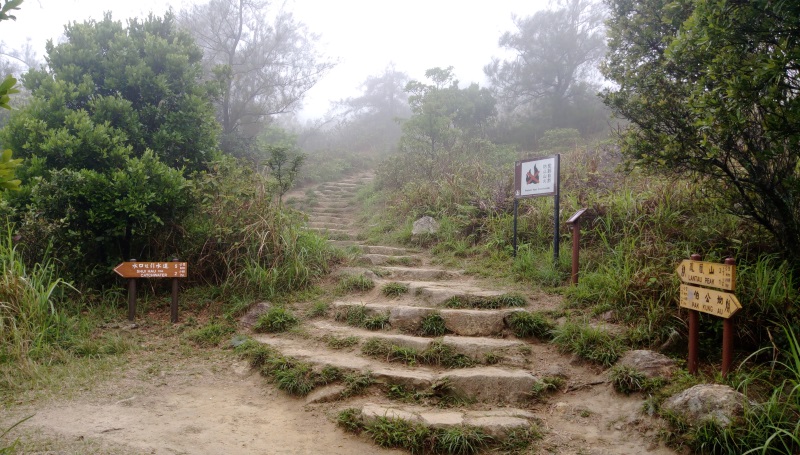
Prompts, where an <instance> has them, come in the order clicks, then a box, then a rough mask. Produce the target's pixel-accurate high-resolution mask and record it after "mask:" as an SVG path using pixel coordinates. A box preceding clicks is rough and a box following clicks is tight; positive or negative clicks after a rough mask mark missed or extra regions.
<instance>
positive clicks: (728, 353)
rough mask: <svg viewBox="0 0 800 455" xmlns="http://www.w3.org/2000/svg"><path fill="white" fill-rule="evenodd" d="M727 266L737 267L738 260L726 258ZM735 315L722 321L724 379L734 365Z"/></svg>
mask: <svg viewBox="0 0 800 455" xmlns="http://www.w3.org/2000/svg"><path fill="white" fill-rule="evenodd" d="M725 265H736V259H734V258H726V259H725ZM733 332H734V324H733V315H732V316H731V317H729V318H727V319H725V320H723V321H722V377H723V378H726V377H728V373H729V372H730V371H731V363H733Z"/></svg>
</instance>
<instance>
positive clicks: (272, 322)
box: [253, 306, 300, 333]
mask: <svg viewBox="0 0 800 455" xmlns="http://www.w3.org/2000/svg"><path fill="white" fill-rule="evenodd" d="M299 322H300V321H299V320H298V319H297V317H296V316H295V315H294V314H292V312H291V311H289V310H287V309H286V308H284V307H277V306H276V307H272V308H270V309H269V310H268V311H267V312H266V313H264V314H262V315H261V316H259V317H258V320H257V321H256V323H255V324H254V325H253V330H254V331H256V332H258V333H264V332H269V333H276V332H285V331H286V330H288V329H290V328H292V327H294V326H295V325H297V324H298V323H299Z"/></svg>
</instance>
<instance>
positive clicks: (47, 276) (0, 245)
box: [0, 225, 74, 364]
mask: <svg viewBox="0 0 800 455" xmlns="http://www.w3.org/2000/svg"><path fill="white" fill-rule="evenodd" d="M0 267H2V277H0V341H1V342H2V343H0V363H6V362H11V363H20V364H21V363H24V362H26V361H27V360H28V359H39V358H43V357H45V356H46V355H47V354H48V352H49V350H50V348H51V347H52V346H53V345H54V344H56V343H58V342H60V341H64V340H65V338H67V337H68V335H69V327H68V319H67V318H66V316H65V315H63V314H60V313H59V311H58V309H57V302H58V300H59V299H60V297H61V292H62V291H63V289H64V288H72V286H71V285H70V284H69V283H66V282H64V281H63V280H62V279H61V278H59V277H58V276H57V272H56V269H55V267H54V265H53V264H52V263H51V262H50V261H45V262H42V263H39V264H35V265H34V266H33V267H32V268H29V267H27V266H26V265H25V263H24V262H23V261H22V257H21V256H20V255H19V254H18V253H17V250H16V247H15V245H14V241H13V238H12V226H10V225H9V226H7V230H6V232H5V233H4V235H2V238H0ZM73 289H74V288H73Z"/></svg>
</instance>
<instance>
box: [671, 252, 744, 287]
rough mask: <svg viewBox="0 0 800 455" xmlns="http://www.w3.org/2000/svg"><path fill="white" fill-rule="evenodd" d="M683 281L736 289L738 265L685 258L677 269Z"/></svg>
mask: <svg viewBox="0 0 800 455" xmlns="http://www.w3.org/2000/svg"><path fill="white" fill-rule="evenodd" d="M675 272H677V273H678V276H679V277H680V278H681V281H683V282H684V283H689V284H698V285H700V286H708V287H710V288H717V289H725V290H727V291H733V290H734V289H736V266H735V265H728V264H717V263H714V262H704V261H690V260H688V259H685V260H684V261H683V262H681V263H680V264H679V265H678V268H677V269H675Z"/></svg>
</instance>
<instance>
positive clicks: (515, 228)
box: [514, 198, 519, 257]
mask: <svg viewBox="0 0 800 455" xmlns="http://www.w3.org/2000/svg"><path fill="white" fill-rule="evenodd" d="M518 210H519V199H517V198H514V257H517V212H518Z"/></svg>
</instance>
